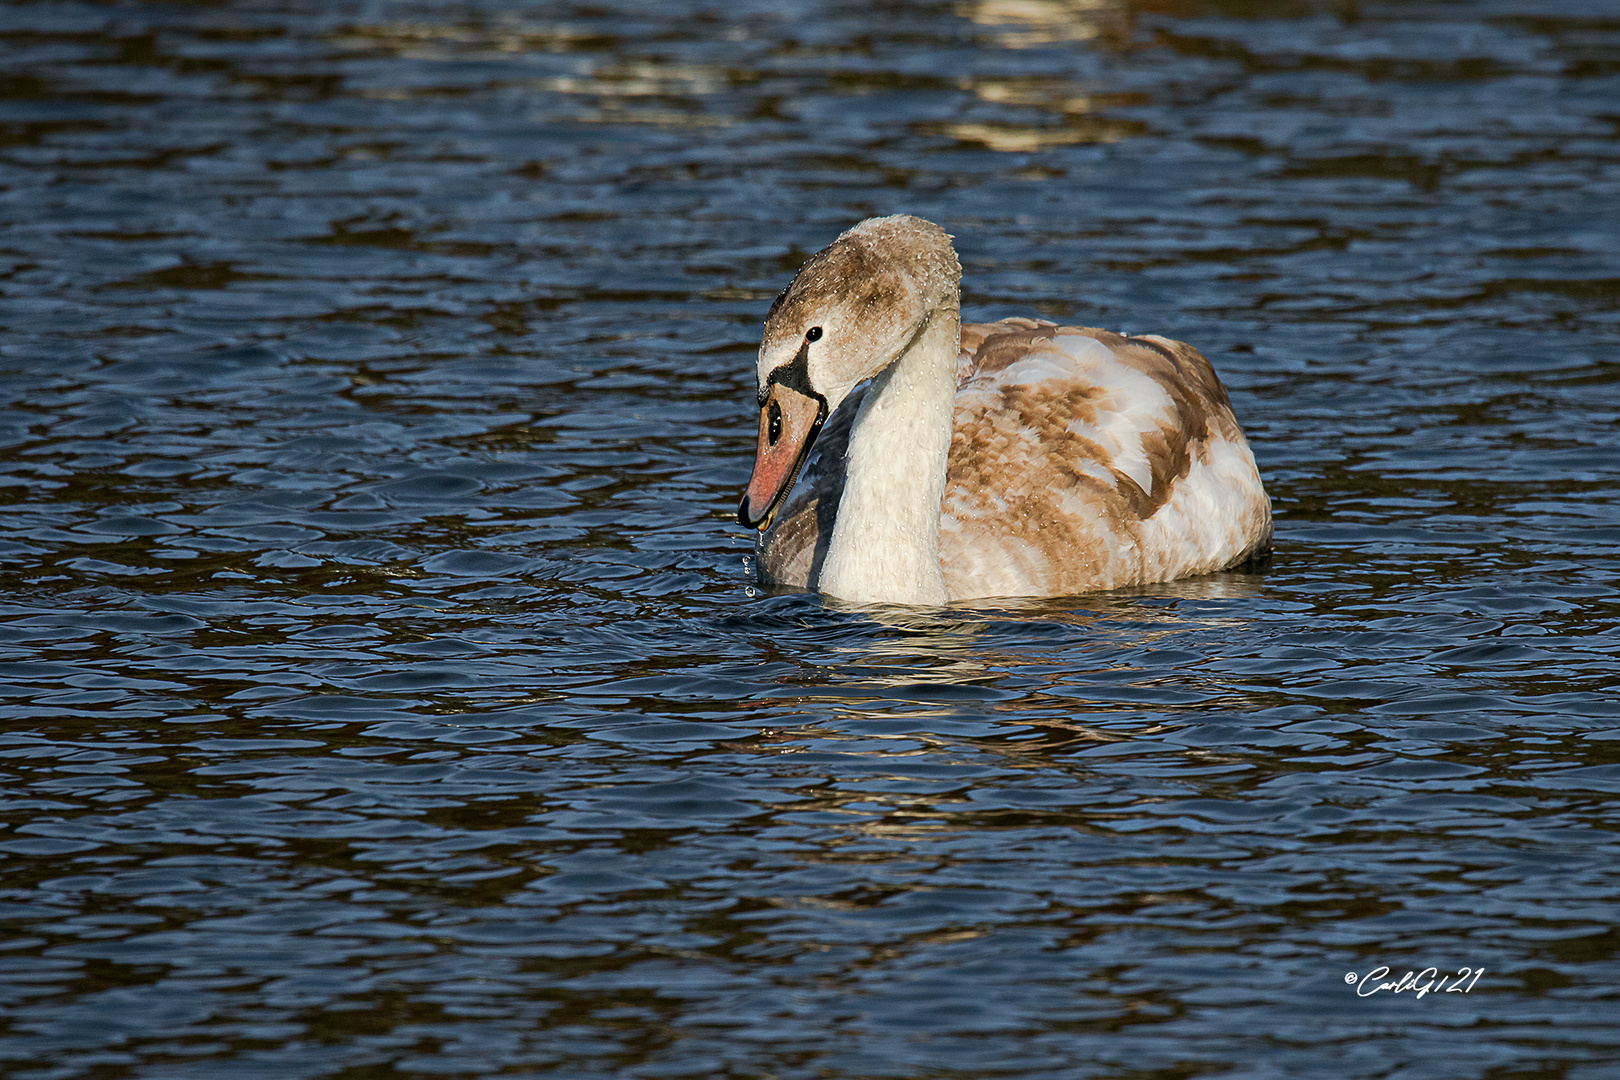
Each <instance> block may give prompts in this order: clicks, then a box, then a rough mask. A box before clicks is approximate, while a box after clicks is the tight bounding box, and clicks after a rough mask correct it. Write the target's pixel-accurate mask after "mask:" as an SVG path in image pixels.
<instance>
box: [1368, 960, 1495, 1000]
mask: <svg viewBox="0 0 1620 1080" xmlns="http://www.w3.org/2000/svg"><path fill="white" fill-rule="evenodd" d="M1483 974H1485V969H1484V968H1469V967H1463V968H1458V969H1457V974H1456V975H1455V976H1453V975H1451V974H1450V973H1449V972H1448V973H1447V974H1445V975H1442V974H1440V969H1439V968H1432V967H1426V968H1424V969H1423V970H1422V971H1408V972H1407V973H1406V974H1405V975H1402V976H1401V977H1400V978H1398V979H1389V978H1388V975H1389V968H1387V967H1376V968H1373V969H1372V970H1371V971H1369V972H1367V974H1365V975H1357V974H1356V973H1355V972H1353V971H1347V972H1345V973H1344V981H1345V982H1346V983H1349V984H1350V985H1351V986H1354V987H1355V988H1356V997H1372V996H1373V995H1374V994H1376V993H1378V991H1380V990H1388V991H1389V992H1390V993H1392V994H1404V993H1406V992H1407V991H1411V992H1412V993H1414V994H1416V995H1417V996H1418V997H1420V998H1421V997H1423V996H1424V995H1425V994H1428V993H1430V992H1433V993H1437V994H1441V993H1443V994H1466V993H1468V991H1470V990H1472V989H1473V988H1474V984H1475V983H1476V982H1478V981H1479V977H1480V976H1481V975H1483ZM1448 979H1449V980H1451V985H1450V986H1447V985H1446V981H1447V980H1448ZM1358 984H1359V985H1358ZM1464 984H1466V985H1464Z"/></svg>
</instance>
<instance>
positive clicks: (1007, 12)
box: [956, 0, 1131, 49]
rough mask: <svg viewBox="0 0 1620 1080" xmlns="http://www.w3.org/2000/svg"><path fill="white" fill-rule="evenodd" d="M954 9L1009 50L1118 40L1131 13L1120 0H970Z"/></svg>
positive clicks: (1125, 27)
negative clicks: (1099, 40) (982, 28)
mask: <svg viewBox="0 0 1620 1080" xmlns="http://www.w3.org/2000/svg"><path fill="white" fill-rule="evenodd" d="M956 10H957V13H958V14H959V15H961V16H963V17H964V18H967V19H971V20H972V21H973V22H975V23H977V24H978V25H980V26H985V27H988V28H989V29H990V33H991V34H992V36H993V37H994V38H995V40H996V41H997V42H999V43H1000V44H1002V45H1004V46H1006V47H1007V48H1009V49H1028V48H1033V47H1035V46H1040V45H1054V44H1058V43H1060V42H1069V41H1073V42H1081V41H1096V40H1098V39H1099V38H1103V39H1118V38H1121V37H1123V36H1124V33H1125V31H1126V29H1127V28H1128V27H1129V25H1130V23H1129V20H1130V14H1131V13H1130V9H1129V8H1128V7H1127V6H1126V5H1125V4H1123V3H1121V2H1120V0H971V2H970V3H965V4H960V5H958V6H957V9H956Z"/></svg>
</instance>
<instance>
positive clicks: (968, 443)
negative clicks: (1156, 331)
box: [940, 319, 1271, 599]
mask: <svg viewBox="0 0 1620 1080" xmlns="http://www.w3.org/2000/svg"><path fill="white" fill-rule="evenodd" d="M957 374H958V392H957V398H956V415H955V422H954V429H953V434H952V441H951V449H950V458H949V464H948V466H947V473H946V487H945V496H944V501H943V506H942V515H941V520H940V561H941V564H942V566H943V568H944V571H945V583H946V587H947V589H948V590H949V592H950V595H951V596H952V598H953V599H967V598H971V597H982V596H1062V595H1069V594H1073V593H1080V592H1086V591H1090V590H1094V589H1109V588H1116V587H1119V586H1122V585H1131V584H1143V583H1148V582H1155V581H1165V580H1169V579H1171V578H1176V577H1183V576H1187V575H1190V574H1201V573H1209V572H1211V571H1215V570H1221V569H1225V568H1227V567H1229V566H1233V565H1236V564H1237V563H1240V562H1242V561H1244V560H1245V559H1248V558H1251V557H1253V556H1254V555H1256V554H1257V553H1259V552H1261V551H1263V550H1265V549H1266V548H1267V547H1268V546H1269V543H1270V539H1271V503H1270V500H1269V499H1268V498H1267V497H1266V494H1265V491H1264V489H1263V488H1262V487H1261V483H1260V476H1259V472H1258V470H1257V469H1256V467H1255V463H1254V455H1253V454H1252V453H1251V452H1250V450H1249V445H1248V442H1247V440H1245V439H1244V437H1243V432H1242V429H1240V428H1239V427H1238V424H1237V420H1236V419H1235V418H1234V417H1233V415H1232V407H1231V403H1230V402H1229V401H1228V399H1227V394H1226V389H1225V388H1224V387H1223V386H1222V385H1221V382H1220V379H1219V378H1217V377H1216V375H1215V371H1214V369H1213V368H1212V367H1211V366H1210V363H1209V361H1208V360H1206V359H1205V358H1204V356H1203V355H1202V354H1201V353H1199V352H1198V350H1196V349H1194V348H1193V347H1192V346H1190V345H1187V344H1184V343H1182V342H1179V341H1171V340H1169V339H1168V338H1162V337H1157V336H1153V337H1126V336H1124V335H1122V334H1115V333H1111V332H1109V331H1106V330H1098V329H1094V328H1089V327H1073V326H1058V325H1056V324H1054V323H1048V322H1041V321H1037V320H1033V319H1004V320H1001V321H1000V322H996V323H989V324H969V325H965V326H963V327H962V352H961V355H960V357H959V361H958V369H957Z"/></svg>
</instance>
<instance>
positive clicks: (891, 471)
mask: <svg viewBox="0 0 1620 1080" xmlns="http://www.w3.org/2000/svg"><path fill="white" fill-rule="evenodd" d="M961 274H962V271H961V266H960V264H959V263H958V262H957V259H956V252H955V251H954V250H953V249H952V247H951V241H950V237H949V236H948V235H946V233H945V231H944V230H943V229H941V228H940V227H939V226H937V225H934V224H933V223H931V222H928V221H924V220H922V219H921V218H915V217H909V216H904V215H902V216H897V217H888V218H872V219H869V220H867V221H863V222H862V223H861V224H859V225H857V226H855V227H854V228H853V229H850V230H849V231H848V232H846V233H844V234H843V235H842V236H840V237H839V238H838V239H837V240H835V241H834V242H833V243H832V244H831V245H830V246H828V247H826V248H824V249H822V250H821V251H820V252H818V253H816V255H815V256H813V257H812V258H811V259H810V261H809V262H807V263H806V264H805V265H804V268H803V269H802V270H800V271H799V273H798V276H796V277H795V278H794V279H793V281H792V282H791V283H790V284H789V285H788V287H787V289H786V290H784V291H783V293H782V295H781V296H779V297H777V299H776V302H775V303H774V304H772V305H771V310H770V314H769V315H768V316H767V318H766V323H765V336H764V340H763V341H762V342H761V344H760V349H759V367H758V376H759V387H760V390H759V409H760V419H759V449H758V456H757V457H756V459H755V461H754V472H753V475H752V477H751V478H750V479H749V482H748V488H747V490H746V491H745V492H744V493H743V497H742V502H741V504H740V506H739V507H738V510H737V520H738V521H739V522H741V523H742V524H743V525H745V526H747V527H750V528H755V529H758V530H759V538H758V542H757V550H758V559H757V566H758V573H759V576H760V579H761V580H762V581H763V582H765V583H767V584H776V585H789V586H799V587H804V588H811V589H818V590H820V591H821V592H824V593H827V594H829V595H831V596H836V597H840V598H843V599H845V600H853V601H856V602H862V603H896V604H943V603H946V602H948V601H951V600H964V599H970V598H975V597H988V596H1063V595H1069V594H1072V593H1079V592H1086V591H1089V590H1094V589H1109V588H1115V587H1118V586H1122V585H1133V584H1143V583H1147V582H1154V581H1166V580H1169V579H1171V578H1177V577H1185V576H1188V575H1192V574H1203V573H1209V572H1211V571H1215V570H1222V569H1226V568H1227V567H1230V566H1233V565H1236V564H1238V563H1241V562H1244V561H1246V560H1248V559H1250V558H1252V557H1254V556H1256V555H1257V554H1259V553H1261V552H1263V551H1265V550H1266V549H1267V548H1268V547H1269V545H1270V541H1271V502H1270V500H1269V499H1268V498H1267V497H1266V493H1265V490H1264V489H1263V488H1262V487H1261V484H1260V475H1259V472H1258V471H1257V469H1256V468H1255V464H1254V456H1253V454H1251V453H1250V451H1249V446H1248V442H1247V441H1246V440H1245V439H1244V437H1243V432H1242V430H1241V429H1240V428H1239V427H1238V425H1237V421H1236V420H1235V419H1234V418H1233V416H1232V409H1231V405H1230V403H1229V402H1228V400H1227V396H1226V390H1225V388H1224V387H1223V386H1222V385H1221V383H1220V380H1219V379H1218V378H1217V377H1216V376H1215V372H1214V370H1213V369H1212V368H1211V367H1210V365H1209V361H1207V360H1205V359H1204V357H1203V356H1202V355H1200V354H1199V353H1198V351H1197V350H1195V349H1193V348H1192V347H1191V346H1189V345H1185V344H1182V343H1181V342H1178V341H1170V340H1168V339H1166V338H1162V337H1157V336H1152V337H1125V336H1122V335H1120V334H1114V333H1110V332H1108V331H1106V330H1096V329H1090V328H1083V327H1070V326H1057V325H1055V324H1053V323H1049V322H1041V321H1037V320H1032V319H1003V320H1001V321H999V322H995V323H990V324H985V325H971V324H970V325H968V326H963V325H962V321H961V298H960V296H961V294H960V281H961ZM867 380H871V381H870V382H867ZM862 383H866V385H864V386H862V385H860V384H862ZM840 406H842V408H840ZM818 436H819V438H818ZM812 446H815V447H817V448H818V450H819V454H818V458H819V461H818V462H817V465H816V466H815V467H812V469H811V471H810V475H809V476H808V478H807V479H808V484H807V487H806V490H805V491H804V492H802V493H801V494H800V495H799V496H798V497H797V498H795V499H794V500H792V501H791V502H787V496H788V494H789V492H790V491H791V490H792V488H793V486H794V481H795V480H796V479H797V478H798V475H799V472H800V470H801V468H803V466H804V464H805V462H806V459H807V458H808V457H809V456H810V450H811V448H812ZM784 503H786V505H785V507H784Z"/></svg>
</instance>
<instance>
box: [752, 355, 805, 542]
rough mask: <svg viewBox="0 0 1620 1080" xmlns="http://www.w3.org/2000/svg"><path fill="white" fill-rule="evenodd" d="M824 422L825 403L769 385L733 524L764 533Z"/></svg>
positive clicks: (791, 390) (776, 384) (773, 384)
mask: <svg viewBox="0 0 1620 1080" xmlns="http://www.w3.org/2000/svg"><path fill="white" fill-rule="evenodd" d="M826 420H827V399H826V398H823V397H822V396H821V395H820V394H815V395H810V394H803V393H800V392H799V391H797V390H793V389H790V388H788V387H786V386H783V385H782V384H781V383H772V384H771V385H770V386H769V387H768V388H767V394H766V397H765V405H764V407H763V408H761V409H760V410H759V452H758V453H757V454H756V455H755V457H754V474H753V475H752V476H750V477H749V478H748V489H747V490H746V491H744V492H743V497H742V502H741V503H739V504H738V505H737V523H738V524H739V525H742V526H743V527H744V528H748V529H758V530H759V531H760V532H764V531H765V530H766V529H768V528H770V527H771V519H773V518H774V517H776V511H777V510H778V509H779V508H780V507H781V505H782V503H783V501H784V500H786V498H787V494H788V492H789V491H791V490H793V482H794V481H795V480H797V479H798V478H799V470H800V469H802V468H804V460H805V458H807V457H809V456H810V448H811V447H812V446H814V445H815V442H816V436H817V435H818V434H820V433H821V425H822V424H823V423H825V422H826Z"/></svg>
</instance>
